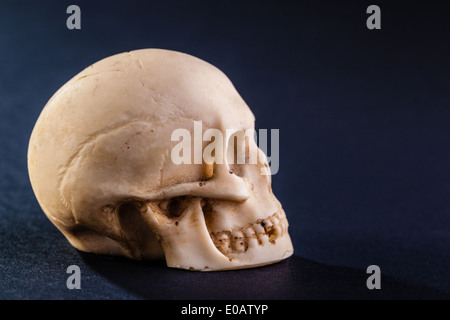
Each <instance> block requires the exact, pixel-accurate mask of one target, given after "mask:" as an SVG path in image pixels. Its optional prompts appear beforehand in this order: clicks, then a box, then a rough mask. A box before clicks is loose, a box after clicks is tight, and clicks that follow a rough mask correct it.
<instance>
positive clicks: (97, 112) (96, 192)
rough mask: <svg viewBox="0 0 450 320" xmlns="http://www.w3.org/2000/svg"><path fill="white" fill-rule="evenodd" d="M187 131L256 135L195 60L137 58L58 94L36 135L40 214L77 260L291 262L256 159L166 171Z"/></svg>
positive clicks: (224, 264) (232, 97)
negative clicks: (180, 132)
mask: <svg viewBox="0 0 450 320" xmlns="http://www.w3.org/2000/svg"><path fill="white" fill-rule="evenodd" d="M194 121H201V122H202V124H203V128H204V129H207V128H216V129H218V130H221V131H222V132H225V131H226V129H230V128H233V129H236V130H247V129H253V128H254V116H253V114H252V113H251V111H250V109H249V108H248V106H247V105H246V103H245V102H244V101H243V99H242V98H241V97H240V95H239V94H238V93H237V91H236V89H235V88H234V87H233V85H232V83H231V82H230V80H229V79H228V78H227V77H226V76H225V75H224V74H223V73H222V72H221V71H220V70H218V69H217V68H215V67H214V66H212V65H210V64H208V63H206V62H205V61H202V60H200V59H198V58H195V57H193V56H190V55H187V54H183V53H179V52H174V51H168V50H160V49H144V50H137V51H132V52H127V53H122V54H118V55H114V56H111V57H108V58H106V59H103V60H101V61H99V62H97V63H95V64H94V65H91V66H90V67H88V68H86V69H85V70H83V71H82V72H81V73H79V74H78V75H76V76H75V77H74V78H73V79H71V80H70V81H69V82H67V83H66V84H65V85H64V86H63V87H61V88H60V89H59V90H58V91H57V92H56V93H55V95H54V96H53V97H52V98H51V99H50V101H49V102H48V103H47V105H46V106H45V108H44V109H43V111H42V113H41V115H40V116H39V119H38V120H37V122H36V125H35V127H34V130H33V132H32V135H31V138H30V143H29V149H28V169H29V175H30V180H31V184H32V187H33V190H34V192H35V195H36V197H37V199H38V201H39V204H40V205H41V207H42V209H43V211H44V212H45V214H46V215H47V217H48V218H49V219H50V220H51V221H52V222H53V224H54V225H55V226H56V227H57V228H58V229H59V230H60V231H61V232H62V233H63V234H64V235H65V236H66V237H67V239H68V240H69V242H70V243H71V244H72V245H73V246H74V247H76V248H77V249H79V250H81V251H86V252H93V253H100V254H109V255H121V256H126V257H129V258H133V259H163V258H165V259H166V262H167V265H168V266H169V267H175V268H183V269H189V270H226V269H238V268H247V267H255V266H260V265H265V264H269V263H273V262H277V261H280V260H282V259H285V258H287V257H289V256H290V255H291V254H292V253H293V248H292V243H291V240H290V237H289V234H288V232H287V227H288V223H287V220H286V216H285V213H284V211H283V209H282V207H281V205H280V203H279V202H278V200H277V199H276V198H275V196H274V195H273V193H272V190H271V180H270V174H267V175H262V174H261V171H263V170H269V169H268V164H267V159H266V158H265V156H264V154H263V153H262V152H261V151H260V150H259V149H258V151H259V157H258V158H259V161H258V162H257V164H248V163H246V164H229V162H231V161H227V159H225V161H223V162H222V163H221V164H219V163H213V164H210V163H209V164H208V163H205V162H204V161H203V162H202V163H201V164H186V163H181V164H175V163H174V161H172V160H171V150H172V149H173V147H174V146H175V144H176V143H177V142H174V141H172V139H171V135H172V133H173V131H174V130H175V129H177V128H185V129H187V130H189V132H192V128H193V123H194ZM226 139H229V136H226ZM247 143H248V144H251V145H256V142H255V141H254V140H253V139H252V141H247ZM224 146H225V148H227V146H228V144H227V142H226V141H225V142H224ZM224 154H225V157H227V155H229V154H230V150H225V151H224Z"/></svg>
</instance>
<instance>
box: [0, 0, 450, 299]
mask: <svg viewBox="0 0 450 320" xmlns="http://www.w3.org/2000/svg"><path fill="white" fill-rule="evenodd" d="M71 4H77V5H79V6H80V8H81V16H82V20H81V25H82V29H81V30H68V29H67V28H66V19H67V17H68V16H69V15H68V14H66V8H67V7H68V6H69V5H71ZM370 4H378V5H379V6H380V7H381V12H382V15H381V18H382V29H381V30H368V29H367V28H366V19H367V17H368V14H366V8H367V7H368V6H369V5H370ZM449 14H450V7H449V6H448V5H444V2H443V1H442V2H437V1H434V2H430V1H422V2H415V3H411V1H403V2H396V4H395V5H394V4H392V3H389V2H384V1H373V2H368V1H355V2H353V3H352V2H349V1H339V2H337V1H314V2H313V1H308V2H307V1H296V2H287V1H271V2H263V1H246V2H241V1H145V2H144V1H133V0H128V1H95V2H94V1H74V2H72V1H71V2H68V1H53V2H51V1H46V2H44V1H1V3H0V150H1V153H0V174H1V176H0V298H3V299H36V298H39V299H60V298H62V299H108V298H113V299H121V298H124V299H135V298H138V299H139V298H152V299H172V298H174V299H189V298H200V299H208V298H213V299H216V298H222V299H229V298H236V299H242V298H249V299H262V298H264V299H303V298H318V299H320V298H368V299H370V298H449V297H450V275H449V272H448V271H449V267H450V197H449V191H450V169H449V165H450V152H449V141H450V88H449V87H450V86H449V85H450V61H449V59H450V46H449V38H450V37H449V35H450V23H448V15H449ZM153 47H156V48H165V49H173V50H178V51H182V52H186V53H189V54H192V55H195V56H197V57H199V58H202V59H204V60H206V61H208V62H210V63H212V64H214V65H216V66H217V67H218V68H220V69H221V70H223V71H224V72H225V73H226V74H227V75H228V76H229V78H230V79H231V80H232V81H233V83H234V84H235V86H236V88H237V89H238V91H239V92H240V94H241V95H242V97H243V98H244V99H245V100H246V102H247V103H248V105H249V106H250V107H251V108H252V110H253V112H254V114H255V116H256V119H257V122H256V125H257V127H258V128H266V129H272V128H278V129H280V141H281V150H280V170H279V172H278V174H276V175H275V176H273V190H274V192H275V194H276V195H277V197H278V198H279V199H280V201H281V203H282V204H283V207H284V208H285V211H286V213H287V216H288V219H289V222H290V234H291V237H292V240H293V242H294V247H295V256H294V257H292V258H290V259H288V260H287V261H284V262H281V263H279V264H276V265H272V266H267V267H263V268H258V269H250V270H242V271H234V272H218V273H207V274H205V273H195V272H194V273H193V272H187V271H181V270H174V269H167V268H165V267H164V264H163V263H155V262H134V261H130V260H127V259H122V258H114V257H105V256H97V255H91V254H85V253H80V252H78V251H77V250H75V249H74V248H72V247H71V246H70V245H69V244H68V242H67V241H66V240H65V238H64V237H63V236H62V235H61V234H60V233H59V232H58V231H57V230H56V228H55V227H53V225H52V224H51V223H50V222H49V221H48V220H47V218H46V217H45V216H44V214H43V213H42V211H41V209H40V208H39V205H38V203H37V201H36V199H35V197H34V194H33V192H32V190H31V187H30V184H29V180H28V174H27V168H26V153H27V145H28V139H29V136H30V134H31V130H32V128H33V125H34V123H35V121H36V119H37V117H38V115H39V113H40V111H41V110H42V108H43V107H44V105H45V104H46V102H47V101H48V100H49V98H50V97H51V95H52V94H53V93H54V92H55V91H56V90H57V89H58V88H59V87H60V86H61V85H63V84H64V83H65V82H66V81H68V80H69V79H70V78H71V77H72V76H74V75H75V74H76V73H78V72H79V71H81V70H82V69H83V68H85V67H87V66H89V65H90V64H92V63H94V62H95V61H97V60H100V59H102V58H104V57H106V56H109V55H112V54H115V53H119V52H123V51H129V50H134V49H140V48H153ZM71 264H76V265H79V266H80V267H81V270H82V289H81V290H72V291H71V290H68V289H67V288H66V283H65V281H66V278H67V276H68V275H67V274H66V268H67V267H68V266H69V265H71ZM372 264H376V265H379V266H380V268H381V271H382V289H381V290H378V291H376V292H375V291H369V290H368V289H367V288H366V284H365V283H366V279H367V276H368V275H367V274H366V272H365V270H366V268H367V266H369V265H372Z"/></svg>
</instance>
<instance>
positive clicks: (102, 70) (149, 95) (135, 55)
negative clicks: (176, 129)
mask: <svg viewBox="0 0 450 320" xmlns="http://www.w3.org/2000/svg"><path fill="white" fill-rule="evenodd" d="M86 77H93V78H92V79H91V80H92V81H89V82H87V83H86V84H85V87H86V88H85V90H86V91H88V90H89V89H92V90H93V91H94V89H97V90H98V89H99V88H100V87H101V86H105V87H111V86H112V88H111V89H114V91H113V92H114V95H113V96H114V99H119V101H120V102H121V103H120V105H119V106H118V107H116V108H115V109H116V110H115V111H116V112H118V113H119V114H120V113H123V112H125V113H126V115H128V116H129V113H136V115H143V114H145V115H157V116H160V117H165V116H167V115H171V116H172V115H177V116H178V117H186V118H190V119H193V120H197V121H203V122H205V124H206V125H209V126H211V127H218V128H221V127H222V128H228V127H237V126H238V127H240V128H244V129H247V128H252V127H253V122H254V116H253V114H252V112H251V110H250V109H249V108H248V106H247V105H246V103H245V101H244V100H243V99H242V98H241V96H240V95H239V93H238V92H237V91H236V89H235V88H234V86H233V84H232V83H231V81H230V80H229V79H228V77H227V76H226V75H225V74H224V73H223V72H222V71H220V70H219V69H218V68H216V67H215V66H213V65H211V64H209V63H207V62H205V61H203V60H201V59H199V58H196V57H193V56H190V55H188V54H185V53H180V52H175V51H169V50H161V49H143V50H136V51H131V52H127V53H121V54H118V55H114V56H111V57H108V58H106V59H103V60H101V61H99V62H97V63H95V64H94V65H92V66H91V67H88V68H87V69H85V70H84V71H83V72H81V73H80V74H79V75H78V76H77V77H76V78H75V79H74V80H75V81H77V79H83V78H86ZM99 93H100V92H99ZM104 93H105V94H111V91H107V92H104ZM135 95H136V97H135ZM119 96H121V97H122V98H123V99H124V101H123V100H122V99H121V97H119ZM93 98H94V100H93V101H92V104H95V105H96V106H97V105H102V102H103V101H104V100H105V98H106V97H104V96H103V95H101V94H98V95H95V96H94V97H93ZM96 98H97V99H96ZM136 98H138V100H137V101H134V100H135V99H136ZM106 100H108V99H106ZM119 101H118V102H119ZM103 104H104V103H103ZM93 107H94V106H93ZM118 116H119V115H118ZM122 116H123V115H122Z"/></svg>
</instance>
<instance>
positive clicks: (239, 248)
mask: <svg viewBox="0 0 450 320" xmlns="http://www.w3.org/2000/svg"><path fill="white" fill-rule="evenodd" d="M287 227H288V223H287V220H286V216H285V214H284V211H283V210H280V211H278V212H276V213H274V214H273V215H271V216H270V217H268V218H266V219H259V220H256V221H255V222H253V223H251V224H249V225H246V226H244V227H242V228H239V229H233V230H230V231H217V232H211V233H210V236H211V239H212V240H213V242H214V244H215V246H216V247H217V249H219V250H220V252H222V253H223V254H225V255H227V254H230V253H242V252H245V251H247V249H248V248H249V247H250V248H251V247H253V246H257V245H263V244H264V243H265V242H270V243H272V244H275V241H276V239H277V238H278V237H281V236H282V235H283V234H284V233H286V232H287Z"/></svg>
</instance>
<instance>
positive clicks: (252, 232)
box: [244, 227, 255, 238]
mask: <svg viewBox="0 0 450 320" xmlns="http://www.w3.org/2000/svg"><path fill="white" fill-rule="evenodd" d="M244 232H245V236H246V237H247V238H253V237H254V236H255V229H253V228H252V227H247V228H246V229H245V230H244Z"/></svg>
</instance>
